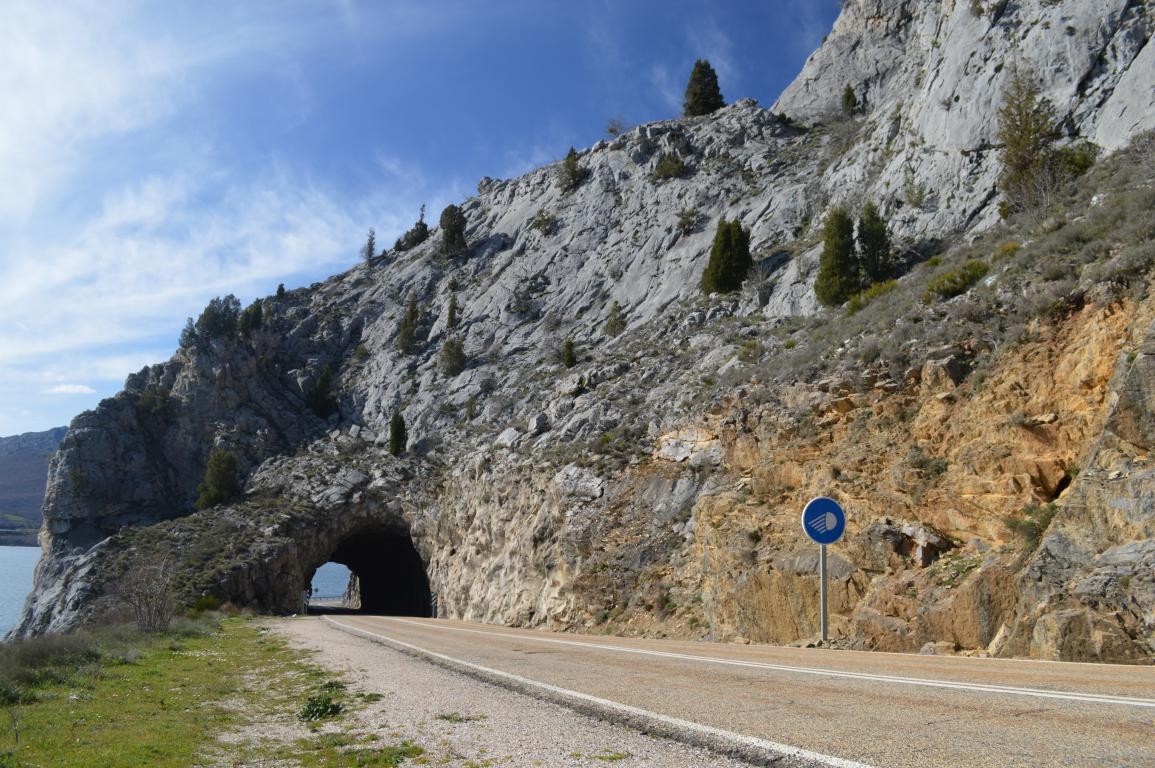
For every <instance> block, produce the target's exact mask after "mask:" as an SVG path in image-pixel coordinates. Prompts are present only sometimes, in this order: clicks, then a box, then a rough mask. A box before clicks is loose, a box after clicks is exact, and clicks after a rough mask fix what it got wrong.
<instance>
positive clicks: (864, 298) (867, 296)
mask: <svg viewBox="0 0 1155 768" xmlns="http://www.w3.org/2000/svg"><path fill="white" fill-rule="evenodd" d="M897 287H898V281H897V280H886V281H884V282H881V283H875V284H874V285H872V286H870V287H869V288H867V289H866V290H865V291H859V292H858V293H856V294H854V295H853V296H851V297H850V300H849V301H847V302H846V312H847V313H848V314H851V315H853V314H854V313H855V312H858V311H859V310H862V309H864V308H865V307H866V306H867V305H868V304H870V302H872V301H874V300H875V299H877V298H878V297H879V296H885V295H886V294H888V293H890V292H891V291H893V290H894V289H895V288H897Z"/></svg>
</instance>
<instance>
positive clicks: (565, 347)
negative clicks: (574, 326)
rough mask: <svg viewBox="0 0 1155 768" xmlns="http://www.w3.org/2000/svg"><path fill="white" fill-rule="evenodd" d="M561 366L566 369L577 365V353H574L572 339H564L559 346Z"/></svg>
mask: <svg viewBox="0 0 1155 768" xmlns="http://www.w3.org/2000/svg"><path fill="white" fill-rule="evenodd" d="M561 364H562V365H564V366H565V367H566V368H573V367H574V366H575V365H577V353H576V352H574V348H573V339H566V340H565V341H564V342H562V345H561Z"/></svg>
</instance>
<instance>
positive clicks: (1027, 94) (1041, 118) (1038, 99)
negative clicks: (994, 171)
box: [998, 66, 1058, 215]
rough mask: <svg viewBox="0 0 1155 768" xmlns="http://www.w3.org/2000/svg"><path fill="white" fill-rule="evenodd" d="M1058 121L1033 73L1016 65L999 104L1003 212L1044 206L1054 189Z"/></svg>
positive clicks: (1001, 207)
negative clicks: (1054, 148) (1053, 171)
mask: <svg viewBox="0 0 1155 768" xmlns="http://www.w3.org/2000/svg"><path fill="white" fill-rule="evenodd" d="M1057 122H1058V121H1057V119H1056V117H1055V108H1054V107H1053V106H1052V105H1051V103H1050V102H1049V101H1047V99H1045V98H1043V96H1042V91H1041V90H1040V88H1039V86H1038V83H1036V82H1035V78H1034V77H1033V75H1032V73H1030V72H1029V71H1027V70H1024V69H1022V68H1020V67H1018V66H1016V67H1015V68H1014V70H1013V71H1012V72H1011V84H1010V88H1009V89H1008V90H1007V93H1006V95H1005V96H1004V97H1003V103H1002V106H1001V107H999V133H998V139H999V143H1000V144H1002V153H1001V159H1002V165H1003V168H1002V173H1001V174H1000V175H999V189H1000V190H1001V191H1002V193H1003V195H1004V201H1003V205H1002V206H1000V210H1001V211H1002V212H1003V214H1004V215H1005V214H1008V213H1013V212H1015V211H1020V210H1024V209H1026V208H1032V207H1036V206H1038V205H1041V204H1042V203H1044V202H1045V199H1046V195H1047V194H1048V193H1049V192H1051V191H1053V189H1051V187H1053V184H1052V183H1051V181H1052V180H1051V179H1050V178H1049V175H1050V173H1049V172H1050V171H1052V170H1053V169H1052V168H1051V167H1050V166H1051V163H1052V159H1053V156H1052V152H1051V144H1052V142H1053V141H1054V139H1055V125H1056V123H1057Z"/></svg>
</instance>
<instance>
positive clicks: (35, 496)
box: [0, 427, 68, 547]
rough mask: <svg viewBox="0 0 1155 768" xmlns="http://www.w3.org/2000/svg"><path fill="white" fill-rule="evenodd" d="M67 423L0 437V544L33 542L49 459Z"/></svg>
mask: <svg viewBox="0 0 1155 768" xmlns="http://www.w3.org/2000/svg"><path fill="white" fill-rule="evenodd" d="M67 432H68V428H67V427H56V428H54V429H49V430H47V431H45V432H25V433H24V434H22V435H13V436H11V437H0V545H2V546H22V547H32V546H36V544H37V541H36V534H37V531H38V530H39V529H40V524H41V521H42V520H41V516H40V507H41V506H42V505H43V503H44V488H45V485H46V483H47V479H48V461H49V459H50V458H51V457H52V454H53V453H55V452H56V448H57V446H59V445H60V441H61V440H62V439H64V435H65V434H66V433H67Z"/></svg>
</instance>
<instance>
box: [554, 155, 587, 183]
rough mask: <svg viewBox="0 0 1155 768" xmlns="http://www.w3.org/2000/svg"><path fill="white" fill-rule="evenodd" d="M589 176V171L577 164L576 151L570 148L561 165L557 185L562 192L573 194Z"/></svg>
mask: <svg viewBox="0 0 1155 768" xmlns="http://www.w3.org/2000/svg"><path fill="white" fill-rule="evenodd" d="M589 175H590V172H589V169H588V168H585V167H583V166H582V165H581V164H580V163H578V157H577V150H576V149H574V148H573V147H570V148H569V152H567V153H566V156H565V160H563V161H562V164H561V175H560V176H558V184H559V185H560V186H561V189H562V191H563V192H573V191H574V190H575V189H577V188H578V187H580V186H581V184H582V182H583V181H585V180H586V178H587V177H588V176H589Z"/></svg>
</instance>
